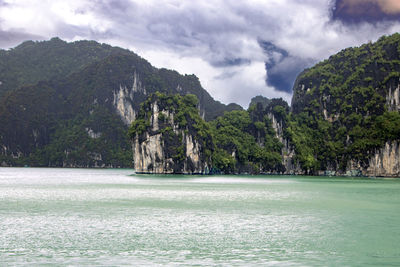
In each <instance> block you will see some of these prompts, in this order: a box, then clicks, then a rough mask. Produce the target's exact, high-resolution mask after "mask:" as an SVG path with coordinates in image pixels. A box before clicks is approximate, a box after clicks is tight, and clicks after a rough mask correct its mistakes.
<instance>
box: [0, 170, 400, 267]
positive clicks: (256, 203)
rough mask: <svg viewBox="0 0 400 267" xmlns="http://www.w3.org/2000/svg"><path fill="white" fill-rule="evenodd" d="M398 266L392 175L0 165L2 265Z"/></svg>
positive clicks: (396, 187) (399, 192) (399, 234)
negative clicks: (148, 172) (161, 172)
mask: <svg viewBox="0 0 400 267" xmlns="http://www.w3.org/2000/svg"><path fill="white" fill-rule="evenodd" d="M32 265H33V266H37V265H40V266H121V265H125V266H127V265H145V266H165V265H171V266H177V265H183V266H205V265H208V266H210V265H211V266H213V265H217V266H318V265H323V266H326V265H328V266H398V265H400V180H395V179H387V180H385V179H351V178H326V177H300V176H297V177H287V176H143V175H142V176H135V175H132V171H130V170H93V169H40V168H37V169H36V168H0V266H32Z"/></svg>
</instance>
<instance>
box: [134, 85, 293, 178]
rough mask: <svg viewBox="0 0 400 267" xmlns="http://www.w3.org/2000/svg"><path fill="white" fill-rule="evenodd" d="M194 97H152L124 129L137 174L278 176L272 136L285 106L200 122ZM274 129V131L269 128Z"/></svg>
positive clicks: (278, 147)
mask: <svg viewBox="0 0 400 267" xmlns="http://www.w3.org/2000/svg"><path fill="white" fill-rule="evenodd" d="M197 103H198V100H197V97H196V96H195V95H186V96H184V97H179V96H178V95H175V96H167V95H165V94H161V93H156V94H153V95H152V96H150V97H149V98H148V99H147V100H146V101H145V102H144V104H143V105H142V107H141V110H140V112H139V114H138V117H137V119H136V120H135V122H134V123H133V124H132V127H131V128H130V137H131V139H132V143H133V158H134V168H135V170H136V172H137V173H183V174H194V173H197V174H199V173H202V174H204V173H225V174H227V173H252V174H257V173H283V172H284V171H285V169H284V165H283V161H282V157H281V151H282V146H283V145H282V143H281V142H280V139H279V138H280V137H279V134H278V133H281V132H282V128H279V127H277V125H278V123H277V122H279V123H280V124H281V125H286V120H287V114H288V111H289V106H288V105H287V103H286V102H285V101H283V100H282V99H272V100H270V102H269V103H270V104H269V105H268V106H266V107H265V108H264V107H263V105H262V103H257V104H255V105H251V106H250V108H249V110H247V111H246V110H235V111H231V112H226V113H225V114H224V115H223V116H220V117H218V118H217V119H215V120H213V121H210V122H206V121H204V120H203V119H202V118H201V117H200V116H199V112H198V110H197V109H196V105H197ZM275 127H277V128H276V129H275Z"/></svg>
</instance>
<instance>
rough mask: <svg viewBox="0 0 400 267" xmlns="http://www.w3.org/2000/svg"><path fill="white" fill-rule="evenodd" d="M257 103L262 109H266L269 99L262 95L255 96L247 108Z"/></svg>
mask: <svg viewBox="0 0 400 267" xmlns="http://www.w3.org/2000/svg"><path fill="white" fill-rule="evenodd" d="M257 103H261V105H262V106H263V108H266V107H267V106H268V105H269V103H271V99H268V98H266V97H264V96H262V95H258V96H255V97H253V98H252V99H251V100H250V104H249V107H251V106H253V105H257Z"/></svg>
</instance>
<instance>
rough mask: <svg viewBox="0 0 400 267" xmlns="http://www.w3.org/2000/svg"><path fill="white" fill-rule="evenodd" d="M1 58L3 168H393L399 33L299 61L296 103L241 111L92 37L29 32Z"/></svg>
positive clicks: (398, 130)
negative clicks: (305, 65) (46, 37)
mask: <svg viewBox="0 0 400 267" xmlns="http://www.w3.org/2000/svg"><path fill="white" fill-rule="evenodd" d="M43 55H46V57H45V56H43ZM0 63H1V64H0V70H1V71H0V125H1V127H0V165H1V166H43V167H47V166H48V167H134V168H135V169H136V171H137V172H139V173H180V174H205V173H225V174H228V173H230V174H309V175H348V176H385V177H400V115H399V112H400V34H394V35H392V36H383V37H382V38H380V39H379V40H378V41H377V42H375V43H368V44H364V45H362V46H360V47H354V48H347V49H344V50H342V51H341V52H339V53H337V54H336V55H333V56H331V57H330V58H328V59H326V60H325V61H323V62H320V63H318V64H316V65H315V66H314V67H312V68H309V69H306V70H304V71H303V72H302V73H300V75H299V76H298V77H297V80H296V82H295V84H294V87H293V99H292V102H291V106H289V105H288V104H287V103H286V102H285V101H284V100H282V99H267V98H265V97H262V96H257V97H254V98H253V100H252V102H251V103H250V105H249V108H248V109H247V110H244V109H243V108H242V107H240V106H239V105H237V104H229V105H224V104H222V103H220V102H218V101H215V100H214V99H213V98H212V97H211V96H210V95H209V94H208V93H207V91H206V90H204V89H203V88H202V86H201V84H200V82H199V80H198V78H197V77H196V76H194V75H180V74H179V73H177V72H176V71H172V70H167V69H157V68H155V67H153V66H151V65H150V63H149V62H147V61H146V60H145V59H143V58H141V57H139V56H138V55H136V54H134V53H133V52H131V51H128V50H125V49H121V48H118V47H111V46H109V45H105V44H99V43H96V42H93V41H78V42H73V43H67V42H64V41H62V40H60V39H58V38H53V39H51V40H50V41H42V42H32V41H28V42H24V43H22V44H21V45H19V46H17V47H16V48H14V49H11V50H7V51H5V50H1V51H0ZM127 132H129V134H127Z"/></svg>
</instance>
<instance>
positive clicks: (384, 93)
mask: <svg viewBox="0 0 400 267" xmlns="http://www.w3.org/2000/svg"><path fill="white" fill-rule="evenodd" d="M399 79H400V34H394V35H392V36H384V37H382V38H380V39H379V40H378V41H377V42H376V43H368V44H364V45H362V46H361V47H355V48H348V49H345V50H343V51H341V52H340V53H338V54H336V55H333V56H331V57H330V58H329V59H327V60H325V61H323V62H321V63H319V64H317V65H316V66H314V67H313V68H311V69H307V70H305V71H303V73H302V74H301V75H300V76H299V77H298V78H297V81H296V84H295V87H294V95H293V100H292V114H291V116H290V124H289V127H288V128H287V131H286V132H287V137H288V138H289V139H290V140H291V142H292V144H293V146H294V148H295V151H296V156H295V160H296V161H298V162H299V163H300V165H301V166H302V168H303V169H304V170H306V171H308V172H311V173H313V172H316V171H317V170H345V169H346V168H348V167H349V162H350V161H353V162H357V163H358V164H360V165H361V166H360V167H367V166H368V164H369V159H370V158H371V157H372V156H373V155H374V154H375V153H376V152H377V150H378V149H380V148H382V147H383V146H384V145H385V143H386V142H390V141H396V140H399V138H400V114H399V110H400V101H399Z"/></svg>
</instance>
